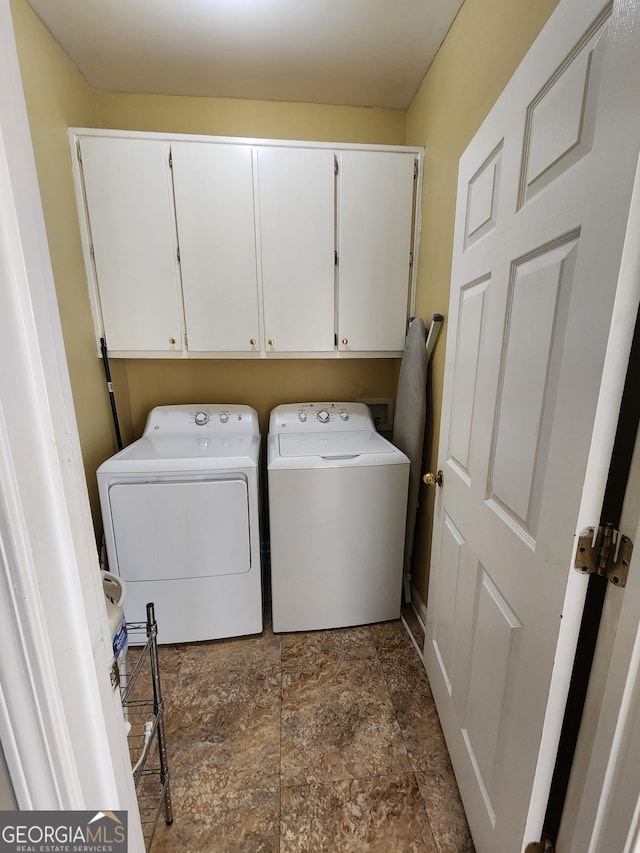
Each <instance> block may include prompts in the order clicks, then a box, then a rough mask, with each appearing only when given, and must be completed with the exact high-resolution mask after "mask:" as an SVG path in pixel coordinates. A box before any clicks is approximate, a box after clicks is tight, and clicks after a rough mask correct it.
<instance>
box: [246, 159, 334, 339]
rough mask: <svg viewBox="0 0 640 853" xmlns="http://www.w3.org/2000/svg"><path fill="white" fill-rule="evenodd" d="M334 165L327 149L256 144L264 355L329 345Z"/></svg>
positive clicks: (332, 329)
mask: <svg viewBox="0 0 640 853" xmlns="http://www.w3.org/2000/svg"><path fill="white" fill-rule="evenodd" d="M333 164H334V160H333V152H332V151H327V150H313V149H306V148H260V149H259V150H258V175H259V185H258V186H259V195H260V203H259V210H260V242H261V264H262V287H263V300H264V334H265V339H266V350H267V353H269V352H305V351H307V352H314V351H315V352H333V350H334V334H335V329H334V295H333V294H334V269H335V264H334V252H335V240H334V221H335V212H334V165H333Z"/></svg>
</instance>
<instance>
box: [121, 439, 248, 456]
mask: <svg viewBox="0 0 640 853" xmlns="http://www.w3.org/2000/svg"><path fill="white" fill-rule="evenodd" d="M257 450H258V439H257V437H256V436H252V435H229V436H221V435H181V436H178V435H169V436H163V437H158V438H156V437H155V436H154V437H151V436H145V437H143V438H140V439H138V441H134V443H133V444H130V445H129V446H128V447H125V448H124V450H121V451H120V452H119V453H117V454H116V455H115V456H114V457H112V458H113V459H117V460H118V461H122V462H129V461H132V460H136V461H139V460H146V459H149V460H152V459H155V460H160V459H162V460H165V461H166V460H170V459H200V460H203V462H204V461H205V460H212V459H232V458H237V457H254V456H256V454H257Z"/></svg>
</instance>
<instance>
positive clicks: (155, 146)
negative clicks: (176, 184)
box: [80, 136, 183, 352]
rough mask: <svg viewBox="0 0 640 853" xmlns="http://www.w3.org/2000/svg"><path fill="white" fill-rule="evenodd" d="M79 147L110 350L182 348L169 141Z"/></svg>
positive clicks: (91, 141) (100, 140)
mask: <svg viewBox="0 0 640 853" xmlns="http://www.w3.org/2000/svg"><path fill="white" fill-rule="evenodd" d="M80 150H81V156H82V174H83V178H84V189H85V197H86V204H87V211H88V216H89V227H90V231H91V241H92V245H93V254H94V259H95V272H96V278H97V284H98V293H99V299H100V306H101V310H102V321H103V325H104V332H105V336H106V339H107V344H108V346H109V349H110V350H111V351H117V350H138V351H142V350H147V351H151V352H153V351H172V350H181V349H182V340H183V331H182V309H181V301H180V271H179V267H178V260H177V243H176V233H175V219H174V213H173V190H172V186H171V173H170V169H169V144H168V143H167V142H163V141H160V140H150V139H114V138H110V137H94V136H92V137H86V138H83V139H82V140H81V141H80Z"/></svg>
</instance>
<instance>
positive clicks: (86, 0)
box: [28, 0, 462, 109]
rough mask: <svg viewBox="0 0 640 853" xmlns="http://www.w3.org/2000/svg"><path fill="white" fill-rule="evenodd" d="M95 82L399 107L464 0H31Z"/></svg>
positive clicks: (108, 86)
mask: <svg viewBox="0 0 640 853" xmlns="http://www.w3.org/2000/svg"><path fill="white" fill-rule="evenodd" d="M28 2H29V4H30V6H31V7H32V9H33V10H34V11H35V13H36V14H37V15H38V17H39V18H40V19H41V20H42V21H43V22H44V24H45V26H46V27H47V29H48V30H49V31H50V32H51V33H52V35H53V37H54V38H55V39H56V41H57V42H58V43H59V44H60V45H61V46H62V47H63V48H64V50H65V51H66V52H67V53H68V54H69V56H70V57H71V59H72V60H73V62H74V63H75V64H76V66H77V67H78V68H79V70H80V71H81V72H82V74H83V76H84V77H85V78H86V79H87V80H88V82H89V83H90V84H91V85H92V86H93V87H94V88H96V89H98V90H101V91H109V92H137V93H156V94H168V95H200V96H219V97H228V98H257V99H266V100H280V101H307V102H313V103H327V104H349V105H357V106H371V107H373V106H375V107H393V108H397V109H404V108H405V107H407V106H408V105H409V104H410V103H411V100H412V99H413V96H414V95H415V93H416V90H417V89H418V87H419V85H420V83H421V81H422V78H423V77H424V74H425V72H426V70H427V68H428V67H429V65H430V63H431V60H432V59H433V56H434V55H435V53H436V51H437V49H438V47H439V46H440V44H441V42H442V40H443V38H444V36H445V35H446V32H447V30H448V29H449V26H450V25H451V22H452V21H453V19H454V17H455V16H456V13H457V12H458V9H459V8H460V6H461V5H462V0H172V2H170V0H28Z"/></svg>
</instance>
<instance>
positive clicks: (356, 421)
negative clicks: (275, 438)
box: [269, 403, 375, 433]
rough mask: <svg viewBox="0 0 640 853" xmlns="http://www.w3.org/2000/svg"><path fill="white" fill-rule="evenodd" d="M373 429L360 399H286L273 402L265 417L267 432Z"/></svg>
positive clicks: (369, 412)
mask: <svg viewBox="0 0 640 853" xmlns="http://www.w3.org/2000/svg"><path fill="white" fill-rule="evenodd" d="M323 429H327V430H329V431H331V432H334V431H336V430H366V429H371V430H375V425H374V422H373V417H372V415H371V410H370V409H369V407H368V406H366V405H365V404H364V403H288V404H284V405H282V406H277V407H276V408H275V409H273V411H272V412H271V416H270V418H269V432H270V433H278V432H292V433H297V432H319V431H321V430H323Z"/></svg>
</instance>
